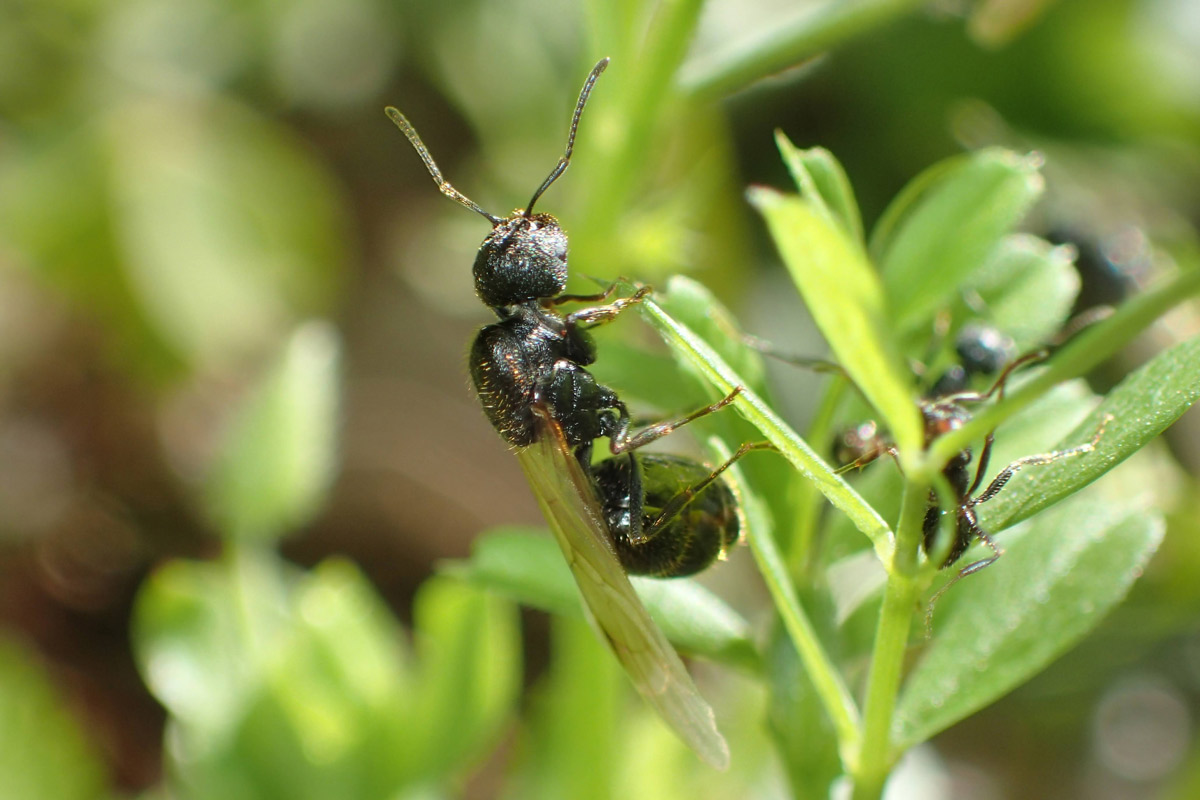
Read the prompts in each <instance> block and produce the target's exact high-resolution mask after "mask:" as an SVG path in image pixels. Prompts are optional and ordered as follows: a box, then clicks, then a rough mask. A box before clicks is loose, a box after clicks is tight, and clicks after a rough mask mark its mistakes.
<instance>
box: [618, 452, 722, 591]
mask: <svg viewBox="0 0 1200 800" xmlns="http://www.w3.org/2000/svg"><path fill="white" fill-rule="evenodd" d="M595 475H596V485H597V487H598V488H599V490H600V492H599V494H600V497H601V506H602V508H603V510H604V520H605V522H606V524H607V525H608V530H609V533H610V534H611V535H612V540H613V545H614V546H615V547H616V549H617V557H618V558H619V559H620V560H621V564H622V565H624V567H625V569H626V570H627V571H628V572H630V573H631V574H633V575H650V576H653V577H660V578H661V577H676V576H685V575H694V574H696V573H697V572H700V571H702V570H704V569H705V568H707V567H708V566H709V565H710V564H712V562H713V559H714V558H715V557H716V555H717V554H719V553H724V552H726V551H727V550H728V549H729V548H730V547H732V546H733V545H734V544H736V543H737V540H738V538H739V537H740V536H741V523H740V521H739V519H738V510H737V498H736V497H734V494H733V491H732V490H730V488H729V486H727V485H726V484H725V482H724V481H722V480H719V479H717V478H716V476H715V475H713V474H712V473H711V472H710V471H709V469H708V468H707V467H705V466H703V465H702V464H697V463H696V462H695V461H691V460H690V459H686V458H680V457H679V456H670V455H662V454H657V453H655V454H646V455H642V454H633V453H630V454H628V457H617V458H610V459H607V460H605V461H602V462H600V463H599V464H597V465H596V468H595ZM639 484H640V487H641V491H640V492H639V491H633V492H630V491H628V487H630V486H631V485H634V486H637V485H639ZM681 486H687V487H690V489H691V491H692V492H694V493H695V497H693V498H683V497H682V496H681V495H680V493H679V487H681ZM639 495H640V496H641V498H642V501H641V503H640V508H634V506H635V505H636V504H634V503H632V502H630V500H631V498H633V497H636V496H639ZM685 499H686V501H687V502H686V505H684V501H685ZM637 513H640V515H641V519H640V521H639V520H636V519H635V518H634V514H637ZM660 520H662V521H661V522H660ZM639 529H640V531H642V533H641V534H640V536H639V534H638V533H637V531H638V530H639ZM646 531H653V532H654V534H653V535H652V536H647V535H646V534H645V532H646Z"/></svg>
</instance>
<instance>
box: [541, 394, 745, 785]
mask: <svg viewBox="0 0 1200 800" xmlns="http://www.w3.org/2000/svg"><path fill="white" fill-rule="evenodd" d="M534 413H535V415H536V416H537V419H538V423H539V434H538V436H537V438H536V441H535V442H534V444H532V445H530V446H529V447H526V448H524V449H523V450H521V451H519V452H518V454H517V458H518V459H519V460H520V462H521V467H522V468H523V469H524V470H525V476H526V477H527V478H528V479H529V485H530V486H532V487H533V492H534V495H535V496H536V497H537V501H538V504H539V505H540V506H541V507H542V513H543V514H544V515H545V516H546V521H547V522H548V523H549V524H550V530H552V531H554V537H555V538H556V539H557V540H558V544H559V546H560V547H561V548H562V551H563V556H564V557H565V558H566V559H567V564H568V565H569V566H570V567H571V572H572V574H573V575H574V576H575V583H576V584H577V585H578V586H579V593H580V594H581V595H582V596H583V604H584V608H586V609H587V610H588V612H589V617H590V618H591V620H592V623H593V625H594V627H595V628H596V629H597V630H598V631H599V632H600V633H601V635H602V638H603V639H604V640H605V641H607V642H608V644H609V647H611V649H612V651H613V653H614V654H615V655H616V657H617V660H618V661H620V662H621V666H622V667H624V668H625V672H626V673H627V674H628V675H629V677H630V679H631V680H632V681H633V685H634V686H636V687H637V690H638V691H639V692H641V694H642V696H643V697H645V698H646V700H648V701H649V702H650V704H651V705H652V706H654V708H655V709H656V710H657V711H658V713H659V714H660V715H661V716H662V718H663V719H665V720H666V721H667V724H668V725H670V726H671V727H672V728H673V729H674V730H675V732H676V733H678V734H679V736H680V737H681V738H682V739H683V740H684V741H685V742H687V744H688V745H689V746H690V747H691V748H692V749H693V750H695V751H696V753H697V754H698V755H699V756H700V757H701V758H702V759H704V760H705V761H706V762H708V763H709V764H711V765H712V766H714V767H717V768H718V769H725V768H726V767H727V766H728V765H729V746H728V745H727V744H726V743H725V739H724V737H722V736H721V733H720V731H718V730H717V723H716V719H715V717H714V716H713V711H712V708H711V707H710V706H709V705H708V703H707V702H706V701H705V700H704V698H703V697H702V696H701V695H700V691H699V690H698V689H697V688H696V684H694V683H693V682H692V678H691V676H690V675H688V672H687V669H686V668H685V667H684V666H683V662H682V661H680V659H679V655H678V654H677V653H676V652H675V648H673V647H672V646H671V644H670V642H668V641H667V638H666V636H664V635H663V632H662V631H661V630H660V629H659V627H658V625H656V624H655V623H654V621H653V620H652V619H650V614H649V613H648V612H647V611H646V607H645V606H643V605H642V601H641V600H640V599H638V596H637V594H636V593H635V592H634V590H633V585H632V584H631V583H630V582H629V578H628V577H627V576H626V575H625V570H624V569H623V568H622V567H621V564H620V562H619V561H617V556H616V553H615V552H614V551H613V548H612V544H611V543H610V541H609V538H608V534H607V531H606V529H605V526H604V518H603V516H602V514H601V511H600V505H599V502H598V501H597V499H596V495H595V492H594V490H593V489H592V485H591V482H590V481H588V479H587V476H586V475H585V474H584V472H583V469H582V468H581V467H580V466H579V462H578V461H576V459H575V457H574V455H572V454H571V452H570V450H569V449H568V447H567V443H566V441H565V440H564V439H563V435H562V430H561V429H560V428H559V427H558V424H557V423H556V422H554V420H553V419H552V418H551V417H550V416H549V414H548V413H547V412H546V411H545V409H543V408H541V407H538V406H535V407H534Z"/></svg>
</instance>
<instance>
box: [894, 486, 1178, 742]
mask: <svg viewBox="0 0 1200 800" xmlns="http://www.w3.org/2000/svg"><path fill="white" fill-rule="evenodd" d="M1035 522H1036V525H1034V526H1033V527H1031V528H1030V529H1029V530H1028V531H1027V532H1025V534H1024V535H1022V536H1020V537H1019V538H1015V541H1014V537H1013V536H1011V535H1010V536H1007V537H1005V540H1004V549H1005V554H1004V556H1003V558H1001V559H1000V560H999V561H998V562H997V563H996V564H995V565H993V566H992V567H991V568H989V569H985V570H983V571H982V572H980V573H978V574H977V575H973V576H971V577H969V578H968V579H966V580H965V581H964V582H963V583H962V584H961V585H959V586H956V587H954V588H953V589H951V590H950V593H949V594H948V595H947V596H946V598H945V601H944V602H943V603H941V604H940V606H939V607H938V609H937V614H936V615H935V617H934V621H933V624H934V631H935V635H934V639H933V642H932V644H931V645H930V646H929V649H928V651H927V652H926V653H925V657H924V658H923V659H922V660H921V662H920V664H918V665H917V667H916V669H915V670H914V671H913V674H912V676H911V678H910V679H909V681H908V684H907V685H906V686H905V688H904V692H903V695H902V696H901V698H900V702H899V705H898V707H897V709H896V716H895V718H894V721H893V731H894V739H895V742H896V746H897V747H898V748H899V749H901V750H904V749H907V748H909V747H912V746H913V745H915V744H918V743H920V742H923V741H925V740H926V739H928V738H930V737H931V736H933V735H934V734H936V733H938V732H939V731H942V730H945V729H946V728H948V727H949V726H951V725H953V724H954V723H955V722H958V721H959V720H961V719H964V718H965V717H967V716H969V715H970V714H973V713H974V712H976V711H978V710H979V709H981V708H983V707H984V706H986V705H988V704H989V703H992V702H993V701H995V700H996V699H997V698H999V697H1001V696H1002V695H1004V694H1006V693H1007V692H1009V691H1011V690H1012V689H1013V688H1015V687H1017V686H1019V685H1021V684H1022V683H1024V682H1025V681H1026V680H1028V679H1029V678H1030V677H1032V676H1033V675H1035V674H1036V673H1038V672H1039V671H1041V670H1042V669H1043V668H1044V667H1045V666H1046V665H1047V664H1049V663H1050V662H1051V661H1053V660H1054V659H1055V658H1057V657H1058V656H1060V655H1061V654H1062V653H1064V652H1065V651H1066V650H1068V649H1070V648H1071V647H1072V646H1074V644H1075V643H1076V642H1078V641H1079V640H1080V639H1081V638H1082V637H1083V636H1084V635H1085V634H1087V632H1088V631H1090V630H1091V629H1092V628H1094V627H1095V626H1096V625H1097V624H1099V622H1100V620H1101V619H1103V617H1104V616H1105V614H1107V613H1108V611H1109V610H1110V609H1111V608H1112V607H1113V606H1114V605H1116V604H1117V603H1118V602H1119V601H1120V600H1121V598H1123V597H1124V596H1125V593H1126V592H1127V591H1128V590H1129V587H1130V585H1131V584H1132V583H1133V581H1134V580H1136V579H1137V577H1138V576H1139V575H1141V572H1142V569H1143V567H1144V566H1145V564H1146V562H1147V561H1148V560H1149V558H1150V556H1151V555H1152V554H1153V553H1154V550H1155V548H1157V546H1158V543H1159V542H1160V541H1161V539H1162V535H1163V529H1164V526H1163V522H1162V519H1161V518H1160V517H1158V516H1157V515H1155V514H1152V513H1148V512H1147V511H1146V509H1145V508H1141V507H1138V506H1136V505H1133V504H1126V505H1115V504H1113V503H1109V502H1106V501H1105V500H1104V499H1103V494H1102V493H1101V492H1099V491H1096V492H1087V493H1084V494H1080V495H1077V496H1075V497H1073V498H1072V499H1071V500H1069V501H1067V502H1064V503H1062V504H1060V505H1058V506H1057V507H1055V508H1054V509H1051V510H1050V511H1047V512H1046V514H1044V515H1043V516H1042V517H1039V518H1038V519H1037V520H1036V521H1035ZM1014 533H1016V531H1014ZM970 555H971V554H970V553H968V554H967V556H966V558H970ZM964 560H965V559H964ZM949 601H953V602H952V603H951V602H949Z"/></svg>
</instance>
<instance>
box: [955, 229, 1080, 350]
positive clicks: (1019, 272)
mask: <svg viewBox="0 0 1200 800" xmlns="http://www.w3.org/2000/svg"><path fill="white" fill-rule="evenodd" d="M971 288H972V289H974V290H975V291H976V292H977V293H978V294H979V295H980V297H981V298H982V299H983V302H984V305H985V306H986V317H987V319H988V320H989V321H990V322H991V323H992V324H994V325H995V326H996V327H998V328H999V329H1000V330H1002V331H1004V332H1005V333H1007V334H1008V335H1009V336H1011V337H1012V338H1013V342H1014V344H1015V345H1016V351H1017V352H1018V353H1024V352H1028V351H1029V350H1032V349H1034V348H1035V347H1040V346H1042V345H1044V344H1045V343H1046V342H1048V341H1050V340H1051V339H1052V338H1053V336H1054V335H1055V334H1056V333H1058V331H1060V330H1061V329H1062V326H1063V323H1064V322H1066V320H1067V315H1068V314H1070V313H1071V307H1072V305H1073V304H1074V302H1075V297H1076V295H1078V294H1079V273H1078V272H1077V271H1076V270H1075V265H1074V249H1073V248H1072V247H1069V246H1059V247H1056V246H1054V245H1052V244H1050V243H1049V242H1047V241H1045V240H1044V239H1039V238H1037V237H1036V236H1029V235H1027V234H1013V235H1011V236H1006V237H1005V238H1004V239H1002V240H1001V241H1000V244H999V245H998V246H997V247H996V249H995V250H993V251H992V254H991V255H990V256H989V257H988V259H987V261H986V263H984V265H983V266H982V267H981V268H980V270H979V272H978V273H977V274H976V275H975V277H974V279H973V283H972V286H971Z"/></svg>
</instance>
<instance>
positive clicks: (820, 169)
mask: <svg viewBox="0 0 1200 800" xmlns="http://www.w3.org/2000/svg"><path fill="white" fill-rule="evenodd" d="M775 145H776V146H777V147H778V148H779V153H780V155H781V156H783V163H784V164H786V165H787V168H788V172H790V173H791V174H792V180H793V181H795V182H796V189H797V190H798V191H799V192H800V196H801V197H803V198H805V199H806V200H810V201H812V202H813V203H814V204H815V205H816V206H817V207H818V208H820V209H821V211H822V213H824V214H826V215H827V216H828V217H829V218H830V219H832V220H833V221H835V222H837V223H838V224H839V225H841V226H842V229H843V230H844V231H845V233H846V235H847V236H849V237H850V239H851V241H854V242H862V240H863V228H862V215H861V214H860V213H859V211H858V203H857V202H856V201H855V199H854V189H853V188H852V187H851V186H850V179H849V178H848V177H846V171H845V170H844V169H843V168H842V165H841V163H839V162H838V160H837V159H836V158H834V157H833V153H831V152H829V151H828V150H826V149H825V148H823V147H810V148H809V149H807V150H801V149H800V148H798V147H796V145H794V144H792V142H791V140H790V139H788V138H787V136H786V135H785V134H784V133H783V131H775Z"/></svg>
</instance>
